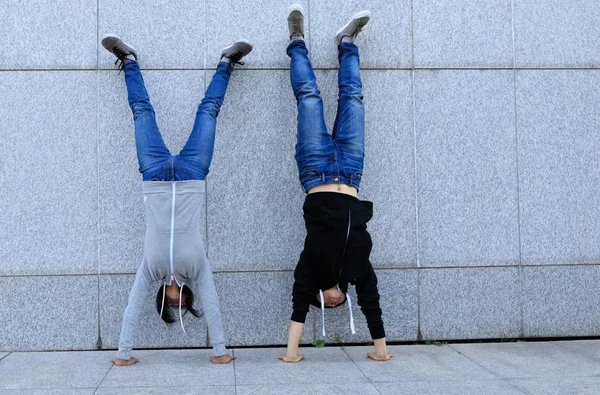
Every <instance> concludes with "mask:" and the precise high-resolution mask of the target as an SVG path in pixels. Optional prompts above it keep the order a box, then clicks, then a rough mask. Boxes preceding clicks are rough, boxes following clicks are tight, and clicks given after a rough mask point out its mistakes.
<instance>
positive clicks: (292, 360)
mask: <svg viewBox="0 0 600 395" xmlns="http://www.w3.org/2000/svg"><path fill="white" fill-rule="evenodd" d="M275 359H281V360H282V361H283V362H288V363H296V362H300V361H302V360H303V359H304V354H296V355H295V356H293V357H288V356H287V354H282V355H278V356H276V357H275Z"/></svg>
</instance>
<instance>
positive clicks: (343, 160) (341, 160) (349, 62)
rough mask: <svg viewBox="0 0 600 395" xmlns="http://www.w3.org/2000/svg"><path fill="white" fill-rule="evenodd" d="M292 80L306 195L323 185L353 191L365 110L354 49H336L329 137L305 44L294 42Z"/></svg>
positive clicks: (359, 169) (300, 168)
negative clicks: (335, 101) (335, 86)
mask: <svg viewBox="0 0 600 395" xmlns="http://www.w3.org/2000/svg"><path fill="white" fill-rule="evenodd" d="M287 54H288V56H289V57H290V58H291V64H290V77H291V83H292V89H293V91H294V95H295V96H296V101H297V104H298V134H297V138H298V141H297V143H296V156H295V157H296V163H297V165H298V173H299V175H300V183H301V184H302V187H303V188H304V191H305V192H308V190H309V189H310V188H313V187H315V186H317V185H320V184H324V183H342V184H346V185H350V186H352V187H354V188H356V189H357V190H358V189H359V186H360V180H361V177H362V171H363V164H364V156H365V149H364V147H365V110H364V105H363V100H362V99H363V94H362V84H361V81H360V59H359V56H358V47H357V46H356V45H354V44H352V43H341V44H340V45H339V46H338V59H339V62H340V68H339V72H338V85H339V98H338V108H337V115H336V117H335V123H334V125H333V130H332V133H331V134H329V133H328V131H327V127H326V126H325V119H324V116H323V100H322V99H321V96H320V92H319V89H318V87H317V81H316V78H315V74H314V72H313V69H312V66H311V64H310V60H309V59H308V50H307V49H306V46H305V44H304V41H303V40H294V41H292V42H291V43H290V44H289V46H288V48H287Z"/></svg>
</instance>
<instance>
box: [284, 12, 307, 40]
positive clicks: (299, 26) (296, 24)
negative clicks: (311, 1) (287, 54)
mask: <svg viewBox="0 0 600 395" xmlns="http://www.w3.org/2000/svg"><path fill="white" fill-rule="evenodd" d="M287 20H288V30H289V32H290V40H295V39H296V38H304V8H302V6H301V5H300V4H292V5H291V6H290V7H289V8H288V17H287Z"/></svg>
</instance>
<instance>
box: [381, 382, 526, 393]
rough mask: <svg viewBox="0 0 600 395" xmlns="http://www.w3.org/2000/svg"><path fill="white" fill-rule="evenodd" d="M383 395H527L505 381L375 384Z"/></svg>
mask: <svg viewBox="0 0 600 395" xmlns="http://www.w3.org/2000/svg"><path fill="white" fill-rule="evenodd" d="M375 387H376V388H377V390H378V391H379V393H380V394H381V395H412V394H419V395H439V394H444V395H481V394H486V395H517V394H526V392H523V391H520V390H518V389H516V388H515V387H513V386H512V385H510V384H509V383H507V382H505V381H503V380H461V381H406V382H402V383H375Z"/></svg>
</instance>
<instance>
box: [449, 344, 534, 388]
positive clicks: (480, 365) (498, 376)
mask: <svg viewBox="0 0 600 395" xmlns="http://www.w3.org/2000/svg"><path fill="white" fill-rule="evenodd" d="M446 346H447V347H449V348H450V349H452V350H454V351H455V352H457V353H458V354H460V355H462V356H463V357H465V358H467V359H468V360H469V361H471V362H473V363H474V364H475V365H477V366H479V367H481V368H482V369H483V370H487V371H488V372H490V373H491V374H493V375H494V376H496V377H497V378H498V379H500V380H502V381H503V382H504V383H506V384H508V385H510V386H511V387H513V388H515V389H516V390H518V391H520V392H522V393H524V394H528V392H526V391H525V390H523V389H521V388H519V387H517V386H516V385H514V384H513V383H511V382H510V381H508V379H507V378H504V377H502V376H500V375H499V374H497V373H496V372H493V371H491V370H490V369H488V368H486V367H485V366H483V365H482V364H480V363H479V362H477V361H475V360H474V359H472V358H470V357H468V356H467V355H465V354H463V353H462V352H460V351H458V350H457V349H455V348H454V347H452V345H451V344H446Z"/></svg>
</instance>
